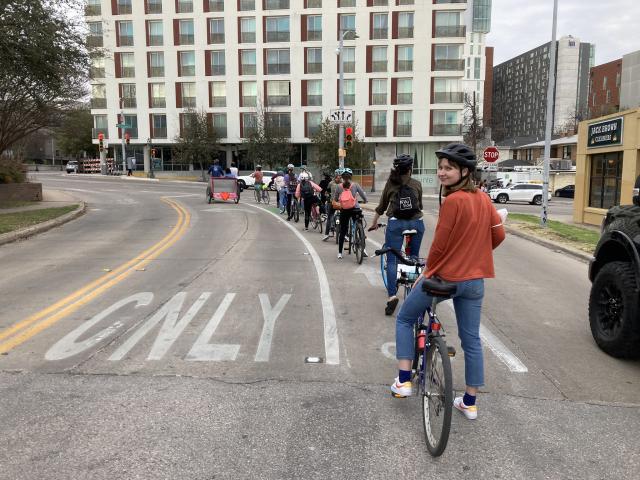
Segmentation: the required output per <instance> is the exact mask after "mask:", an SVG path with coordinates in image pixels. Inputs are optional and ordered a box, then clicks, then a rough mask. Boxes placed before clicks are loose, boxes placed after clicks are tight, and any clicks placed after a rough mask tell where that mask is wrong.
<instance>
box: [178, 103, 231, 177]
mask: <svg viewBox="0 0 640 480" xmlns="http://www.w3.org/2000/svg"><path fill="white" fill-rule="evenodd" d="M182 118H183V127H182V128H181V131H180V134H179V135H178V136H177V137H176V139H175V140H176V143H175V144H174V146H173V155H174V158H175V159H176V160H177V162H178V163H182V164H188V163H193V164H196V165H198V166H199V167H200V170H201V172H202V181H203V182H204V181H206V176H205V172H206V170H207V166H208V165H209V164H210V163H211V161H212V159H213V158H214V157H215V154H216V153H217V152H218V150H219V149H220V136H219V135H218V132H216V130H215V128H214V127H213V125H212V124H211V121H210V118H211V117H210V116H209V115H208V114H207V112H205V111H204V110H201V111H199V112H198V111H195V110H187V111H186V112H185V113H184V116H183V117H182Z"/></svg>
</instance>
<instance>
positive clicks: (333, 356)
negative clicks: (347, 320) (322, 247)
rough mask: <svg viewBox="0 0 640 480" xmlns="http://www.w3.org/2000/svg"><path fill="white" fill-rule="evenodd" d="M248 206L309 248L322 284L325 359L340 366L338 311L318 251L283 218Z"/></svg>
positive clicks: (330, 363)
mask: <svg viewBox="0 0 640 480" xmlns="http://www.w3.org/2000/svg"><path fill="white" fill-rule="evenodd" d="M246 205H248V206H250V207H253V208H256V209H258V210H260V211H263V212H265V213H268V214H270V215H272V216H273V217H275V218H277V219H278V221H280V222H282V223H283V224H284V225H286V226H287V228H289V229H290V230H291V231H292V232H293V233H294V234H295V235H296V236H297V237H298V238H299V239H300V241H301V242H302V243H303V244H304V246H305V247H306V248H307V251H308V252H309V253H310V254H311V258H312V259H313V265H314V266H315V268H316V273H317V274H318V283H319V284H320V300H321V302H322V318H323V321H324V351H325V358H326V359H327V364H328V365H339V364H340V341H339V338H338V326H337V323H336V311H335V307H334V306H333V299H332V298H331V289H330V288H329V279H328V278H327V273H326V272H325V270H324V265H323V264H322V260H321V259H320V256H319V255H318V252H316V249H315V248H314V247H313V245H311V243H310V242H309V241H308V240H307V239H306V238H305V237H304V236H303V235H302V234H301V233H300V232H299V231H298V230H297V229H296V228H295V227H294V226H292V225H291V224H290V223H287V221H286V220H284V219H283V218H280V216H278V215H276V214H275V213H273V212H270V211H269V210H266V209H264V208H261V207H258V206H256V205H251V204H250V203H248V204H246Z"/></svg>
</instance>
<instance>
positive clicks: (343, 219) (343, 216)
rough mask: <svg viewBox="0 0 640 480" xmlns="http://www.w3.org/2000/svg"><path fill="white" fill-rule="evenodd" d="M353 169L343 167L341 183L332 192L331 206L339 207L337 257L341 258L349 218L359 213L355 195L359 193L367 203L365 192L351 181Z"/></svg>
mask: <svg viewBox="0 0 640 480" xmlns="http://www.w3.org/2000/svg"><path fill="white" fill-rule="evenodd" d="M351 177H353V171H352V170H351V169H350V168H345V169H344V171H343V172H342V184H341V185H338V186H337V187H336V190H335V192H334V194H333V208H339V209H340V225H342V228H340V236H339V237H338V258H342V248H343V247H344V237H345V236H346V235H347V226H348V225H349V220H350V219H351V218H352V217H354V216H355V215H356V214H357V213H360V212H361V210H360V204H359V203H358V200H357V196H358V195H360V198H362V201H363V203H367V194H366V193H364V190H362V187H361V186H360V185H358V184H357V183H355V182H352V181H351Z"/></svg>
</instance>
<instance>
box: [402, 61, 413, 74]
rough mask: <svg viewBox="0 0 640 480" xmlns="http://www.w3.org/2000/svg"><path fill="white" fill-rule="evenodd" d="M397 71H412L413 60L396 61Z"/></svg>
mask: <svg viewBox="0 0 640 480" xmlns="http://www.w3.org/2000/svg"><path fill="white" fill-rule="evenodd" d="M398 71H399V72H412V71H413V60H398Z"/></svg>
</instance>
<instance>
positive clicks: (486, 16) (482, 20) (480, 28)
mask: <svg viewBox="0 0 640 480" xmlns="http://www.w3.org/2000/svg"><path fill="white" fill-rule="evenodd" d="M473 31H474V32H476V33H489V32H490V31H491V0H474V2H473Z"/></svg>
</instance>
